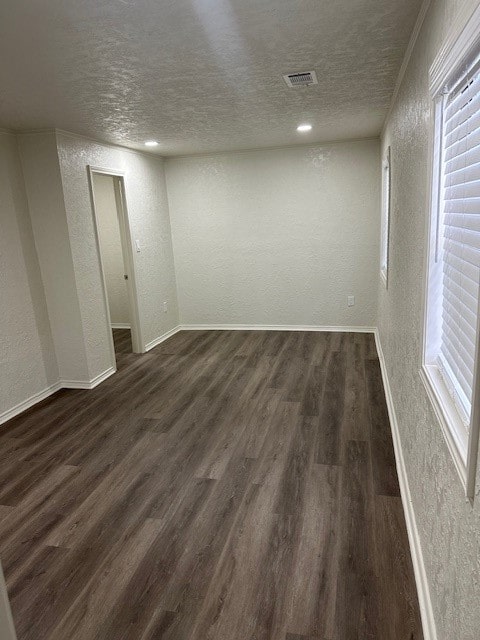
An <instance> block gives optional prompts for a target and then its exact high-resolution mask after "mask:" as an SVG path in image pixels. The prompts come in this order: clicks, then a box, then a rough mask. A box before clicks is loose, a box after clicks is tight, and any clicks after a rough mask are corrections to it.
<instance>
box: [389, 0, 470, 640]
mask: <svg viewBox="0 0 480 640" xmlns="http://www.w3.org/2000/svg"><path fill="white" fill-rule="evenodd" d="M461 5H462V3H461V2H455V1H452V0H434V1H433V2H432V3H431V4H430V7H429V10H428V13H427V15H426V19H425V21H424V23H423V27H422V29H421V31H420V34H419V37H418V40H417V42H416V45H415V47H414V49H413V53H412V56H411V58H410V62H409V64H408V67H407V69H406V73H405V76H404V78H403V82H402V84H401V86H400V90H399V93H398V96H397V98H396V101H395V103H394V107H393V110H392V112H391V115H390V117H389V118H388V121H387V124H386V128H385V132H384V135H383V140H382V145H383V149H384V150H385V149H386V148H387V146H388V145H390V147H391V180H392V186H391V216H390V265H389V281H388V282H389V284H388V290H385V288H384V286H383V284H381V283H380V285H379V331H380V340H381V344H382V348H383V351H384V355H385V361H386V366H387V371H388V377H389V381H390V386H391V389H392V394H393V402H394V406H395V410H396V414H397V419H398V424H399V431H400V439H401V443H402V450H403V455H404V458H405V465H406V469H407V478H408V483H409V486H410V491H411V494H412V501H413V509H414V513H415V520H416V523H417V527H418V530H419V536H420V541H421V546H422V551H423V558H424V563H425V569H426V574H427V579H428V584H429V589H430V595H431V600H432V607H433V613H434V618H435V622H436V627H437V634H438V639H439V640H452V638H455V640H477V639H478V638H479V637H480V607H479V606H478V603H479V602H480V558H479V549H480V495H479V493H478V490H479V489H480V468H477V496H476V498H475V501H474V504H473V506H472V505H471V504H470V503H468V502H467V501H466V500H465V497H464V494H463V489H462V485H461V482H460V479H459V477H458V475H457V472H456V470H455V467H454V464H453V461H452V459H451V456H450V453H449V451H448V449H447V445H446V443H445V441H444V438H443V435H442V431H441V429H440V425H439V422H438V420H437V418H436V416H435V414H434V412H433V409H432V407H431V405H430V403H429V400H428V398H427V395H426V392H425V389H424V387H423V385H422V382H421V380H420V375H419V369H420V363H421V351H422V322H423V301H424V282H425V281H424V272H425V262H426V233H427V216H428V205H427V202H428V189H429V148H428V147H429V130H430V129H431V127H432V124H433V123H432V120H431V117H430V98H429V92H428V70H429V67H430V65H431V63H432V62H433V60H434V58H435V56H436V54H437V52H438V50H439V48H440V47H441V45H442V42H443V40H444V38H445V37H446V34H447V32H448V30H449V27H450V25H451V24H452V23H453V21H454V19H455V17H456V16H457V14H458V11H459V8H460V7H461Z"/></svg>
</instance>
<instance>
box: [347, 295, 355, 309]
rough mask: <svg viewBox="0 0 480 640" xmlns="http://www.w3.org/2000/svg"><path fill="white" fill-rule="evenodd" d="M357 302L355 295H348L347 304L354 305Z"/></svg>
mask: <svg viewBox="0 0 480 640" xmlns="http://www.w3.org/2000/svg"><path fill="white" fill-rule="evenodd" d="M354 304H355V296H347V306H348V307H353V305H354Z"/></svg>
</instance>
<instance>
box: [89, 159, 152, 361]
mask: <svg viewBox="0 0 480 640" xmlns="http://www.w3.org/2000/svg"><path fill="white" fill-rule="evenodd" d="M89 173H90V184H91V189H92V202H93V210H94V221H95V227H96V234H97V245H98V252H99V258H100V269H101V272H102V280H103V289H104V298H105V311H106V317H107V322H108V335H109V339H110V350H111V355H112V365H113V366H115V367H116V368H117V367H120V366H121V365H122V361H123V360H124V359H125V358H126V357H127V356H128V354H130V353H142V352H143V351H144V349H143V348H142V342H141V337H140V334H139V325H140V323H139V317H138V305H137V293H136V286H135V273H134V267H133V252H132V244H131V235H130V227H129V224H128V214H127V210H126V206H125V202H126V201H125V185H124V180H123V175H122V174H121V173H120V172H118V173H117V172H112V171H109V170H103V169H96V168H92V167H90V168H89Z"/></svg>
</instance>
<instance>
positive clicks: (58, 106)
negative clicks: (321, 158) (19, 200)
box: [0, 0, 421, 155]
mask: <svg viewBox="0 0 480 640" xmlns="http://www.w3.org/2000/svg"><path fill="white" fill-rule="evenodd" d="M420 4H421V0H296V1H295V0H48V1H47V0H45V1H42V2H40V1H38V0H35V1H32V0H12V1H4V2H2V3H1V6H0V126H3V127H6V128H9V129H14V130H26V129H28V130H31V129H45V128H53V127H56V128H60V129H66V130H68V131H72V132H75V133H78V134H82V135H86V136H90V137H92V138H97V139H100V140H105V141H109V142H115V143H119V144H123V145H126V146H129V147H133V148H143V149H144V148H145V147H143V141H144V140H147V139H150V138H154V139H156V140H158V141H159V143H160V144H159V146H158V147H157V151H158V153H160V154H161V155H177V154H188V153H199V152H208V151H216V150H231V149H232V150H233V149H242V148H256V147H266V146H269V147H271V146H280V145H288V144H295V143H305V142H320V141H326V140H341V139H348V138H360V137H367V136H376V135H378V134H379V132H380V129H381V126H382V123H383V119H384V117H385V114H386V111H387V108H388V104H389V100H390V97H391V94H392V91H393V86H394V83H395V79H396V76H397V73H398V70H399V68H400V64H401V60H402V57H403V54H404V52H405V49H406V46H407V42H408V39H409V36H410V33H411V31H412V29H413V25H414V22H415V19H416V16H417V14H418V11H419V8H420ZM310 69H315V70H316V72H317V75H318V80H319V83H318V86H313V87H309V88H300V89H289V88H288V87H287V86H286V85H285V84H284V82H283V80H282V74H284V73H290V72H295V71H302V70H310ZM305 121H306V122H309V123H311V124H312V125H313V130H312V132H311V133H309V134H306V135H305V134H304V135H300V134H298V133H297V132H296V130H295V129H296V126H297V124H299V123H301V122H305Z"/></svg>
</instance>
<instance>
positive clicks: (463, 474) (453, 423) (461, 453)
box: [420, 364, 468, 491]
mask: <svg viewBox="0 0 480 640" xmlns="http://www.w3.org/2000/svg"><path fill="white" fill-rule="evenodd" d="M420 377H421V379H422V382H423V384H424V386H425V389H426V391H427V395H428V398H429V400H430V402H431V404H432V407H433V410H434V411H435V415H436V416H437V418H438V421H439V423H440V427H441V429H442V432H443V436H444V438H445V441H446V443H447V446H448V449H449V451H450V453H451V455H452V458H453V462H454V463H455V468H456V470H457V472H458V475H459V476H460V480H461V481H462V485H463V488H464V490H465V491H466V489H467V448H468V434H467V432H466V429H465V426H464V424H463V422H462V419H461V417H460V415H459V413H458V411H457V408H456V407H455V403H454V401H453V399H452V397H451V396H450V393H449V392H448V389H447V386H446V384H445V382H444V381H443V378H442V375H441V373H440V371H439V369H438V367H437V366H435V365H425V364H424V365H423V366H422V368H421V370H420Z"/></svg>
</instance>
